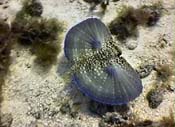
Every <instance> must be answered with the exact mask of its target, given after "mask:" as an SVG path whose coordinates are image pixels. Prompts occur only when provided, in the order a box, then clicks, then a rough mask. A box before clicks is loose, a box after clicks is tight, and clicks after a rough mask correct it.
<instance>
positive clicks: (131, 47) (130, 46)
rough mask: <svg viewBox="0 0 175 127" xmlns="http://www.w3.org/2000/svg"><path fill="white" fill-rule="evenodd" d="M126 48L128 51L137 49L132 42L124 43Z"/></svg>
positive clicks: (135, 44)
mask: <svg viewBox="0 0 175 127" xmlns="http://www.w3.org/2000/svg"><path fill="white" fill-rule="evenodd" d="M126 46H127V48H128V49H129V50H134V49H135V48H137V43H136V42H133V43H130V42H129V43H126Z"/></svg>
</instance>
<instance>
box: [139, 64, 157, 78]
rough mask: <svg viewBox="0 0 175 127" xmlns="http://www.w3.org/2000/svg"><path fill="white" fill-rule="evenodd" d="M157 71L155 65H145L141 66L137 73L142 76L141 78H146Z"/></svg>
mask: <svg viewBox="0 0 175 127" xmlns="http://www.w3.org/2000/svg"><path fill="white" fill-rule="evenodd" d="M154 69H155V66H154V65H145V66H140V67H139V69H138V70H137V72H138V73H139V75H140V78H145V77H147V76H149V75H150V73H151V72H152V71H153V70H154Z"/></svg>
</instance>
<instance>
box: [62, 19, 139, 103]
mask: <svg viewBox="0 0 175 127" xmlns="http://www.w3.org/2000/svg"><path fill="white" fill-rule="evenodd" d="M85 33H86V34H85ZM64 51H65V56H66V57H67V58H68V60H69V62H71V63H72V64H73V66H72V67H71V70H70V72H69V73H68V74H70V75H71V76H73V78H72V79H73V82H74V84H75V85H76V86H77V87H78V88H79V89H80V90H81V91H82V92H83V93H84V94H85V95H87V96H89V97H90V98H91V99H93V100H95V101H98V102H100V103H104V104H109V105H121V104H126V103H128V102H129V101H132V100H134V99H135V98H136V97H138V96H139V95H140V93H141V92H142V83H141V80H140V77H139V75H138V73H137V72H136V71H135V70H134V69H133V68H132V67H131V66H130V65H129V63H127V61H126V60H125V59H124V58H123V57H121V56H120V55H121V50H120V49H119V47H118V46H117V45H116V42H114V41H113V40H112V38H111V34H110V32H109V30H108V28H107V27H106V26H105V25H104V24H103V23H102V22H101V21H100V20H99V19H97V18H89V19H86V20H85V21H82V22H80V23H79V24H77V25H76V26H74V27H72V28H71V29H70V30H69V31H68V33H67V35H66V39H65V45H64Z"/></svg>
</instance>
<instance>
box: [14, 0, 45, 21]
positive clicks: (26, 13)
mask: <svg viewBox="0 0 175 127" xmlns="http://www.w3.org/2000/svg"><path fill="white" fill-rule="evenodd" d="M42 13H43V6H42V4H41V3H40V2H39V1H38V0H25V1H24V2H23V7H22V9H21V10H20V11H19V12H18V13H17V15H16V19H15V20H18V21H21V20H29V19H30V18H32V17H41V14H42Z"/></svg>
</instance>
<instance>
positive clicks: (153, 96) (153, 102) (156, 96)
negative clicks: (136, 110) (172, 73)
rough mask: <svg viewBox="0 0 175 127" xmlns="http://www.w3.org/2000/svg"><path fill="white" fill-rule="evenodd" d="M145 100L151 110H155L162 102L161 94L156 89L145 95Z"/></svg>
mask: <svg viewBox="0 0 175 127" xmlns="http://www.w3.org/2000/svg"><path fill="white" fill-rule="evenodd" d="M146 98H147V100H148V104H149V107H150V108H152V109H155V108H157V107H158V106H159V105H160V104H161V103H162V101H163V95H162V92H161V91H159V90H157V89H152V90H150V91H149V92H148V93H147V97H146Z"/></svg>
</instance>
